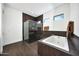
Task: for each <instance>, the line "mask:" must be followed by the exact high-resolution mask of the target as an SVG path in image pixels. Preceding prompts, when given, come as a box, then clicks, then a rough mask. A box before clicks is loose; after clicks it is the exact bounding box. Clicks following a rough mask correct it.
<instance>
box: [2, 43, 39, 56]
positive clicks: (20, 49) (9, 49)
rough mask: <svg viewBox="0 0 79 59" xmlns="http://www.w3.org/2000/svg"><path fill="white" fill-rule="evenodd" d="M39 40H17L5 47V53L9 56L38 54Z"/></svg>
mask: <svg viewBox="0 0 79 59" xmlns="http://www.w3.org/2000/svg"><path fill="white" fill-rule="evenodd" d="M37 50H38V48H37V42H32V43H27V42H23V41H22V42H17V43H14V44H10V45H6V46H4V47H3V53H7V55H8V56H37V55H38V53H37Z"/></svg>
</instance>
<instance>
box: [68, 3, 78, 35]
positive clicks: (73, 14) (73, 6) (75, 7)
mask: <svg viewBox="0 0 79 59" xmlns="http://www.w3.org/2000/svg"><path fill="white" fill-rule="evenodd" d="M70 6H71V14H70V20H73V21H74V34H75V35H77V36H79V3H72V4H71V5H70Z"/></svg>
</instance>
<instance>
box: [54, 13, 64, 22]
mask: <svg viewBox="0 0 79 59" xmlns="http://www.w3.org/2000/svg"><path fill="white" fill-rule="evenodd" d="M53 20H55V21H60V20H64V14H59V15H56V16H54V17H53Z"/></svg>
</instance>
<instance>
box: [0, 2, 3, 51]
mask: <svg viewBox="0 0 79 59" xmlns="http://www.w3.org/2000/svg"><path fill="white" fill-rule="evenodd" d="M2 50H3V46H2V4H1V3H0V53H2Z"/></svg>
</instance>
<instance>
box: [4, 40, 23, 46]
mask: <svg viewBox="0 0 79 59" xmlns="http://www.w3.org/2000/svg"><path fill="white" fill-rule="evenodd" d="M22 41H23V40H22ZM22 41H18V42H14V43H10V44H5V45H3V47H4V46H8V45H12V44H16V43H19V42H22Z"/></svg>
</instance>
